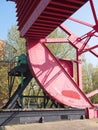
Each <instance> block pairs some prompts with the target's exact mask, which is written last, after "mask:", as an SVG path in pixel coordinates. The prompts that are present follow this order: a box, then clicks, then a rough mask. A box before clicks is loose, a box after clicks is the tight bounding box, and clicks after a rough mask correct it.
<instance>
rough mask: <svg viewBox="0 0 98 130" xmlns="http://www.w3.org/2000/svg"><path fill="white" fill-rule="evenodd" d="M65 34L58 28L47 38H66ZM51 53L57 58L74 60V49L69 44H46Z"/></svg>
mask: <svg viewBox="0 0 98 130" xmlns="http://www.w3.org/2000/svg"><path fill="white" fill-rule="evenodd" d="M66 37H67V34H66V33H65V32H64V31H62V30H61V29H60V28H57V29H55V30H54V31H53V32H52V33H51V34H50V35H49V36H48V38H66ZM47 46H48V48H49V49H50V50H51V52H52V53H53V54H54V55H55V56H56V57H58V58H66V59H75V58H76V57H75V49H74V48H73V47H72V46H71V45H70V44H69V43H55V44H54V43H50V44H47Z"/></svg>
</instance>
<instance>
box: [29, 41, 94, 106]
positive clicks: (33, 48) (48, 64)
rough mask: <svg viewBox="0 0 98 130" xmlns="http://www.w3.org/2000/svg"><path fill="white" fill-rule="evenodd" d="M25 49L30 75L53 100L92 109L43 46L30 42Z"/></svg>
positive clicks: (86, 99) (89, 103)
mask: <svg viewBox="0 0 98 130" xmlns="http://www.w3.org/2000/svg"><path fill="white" fill-rule="evenodd" d="M27 49H28V56H29V61H30V67H31V71H32V73H34V74H35V77H36V78H37V80H38V82H39V84H40V86H41V87H42V88H43V89H44V90H45V91H46V92H47V93H48V94H49V95H50V96H51V97H52V98H53V99H55V100H57V101H58V102H60V103H63V104H65V105H68V106H71V107H75V108H87V107H93V105H92V104H91V102H90V101H89V100H88V98H87V97H86V96H85V94H84V93H83V92H82V91H81V90H80V89H79V87H78V86H77V84H76V83H75V82H74V81H73V80H72V79H71V77H70V75H69V74H68V73H67V72H66V70H65V69H64V68H63V67H62V66H61V64H60V63H59V62H58V60H57V59H56V58H55V57H54V56H53V55H52V54H51V53H50V51H49V50H48V49H47V48H46V46H45V45H44V44H41V43H40V42H39V43H36V44H34V43H33V42H30V43H28V47H27Z"/></svg>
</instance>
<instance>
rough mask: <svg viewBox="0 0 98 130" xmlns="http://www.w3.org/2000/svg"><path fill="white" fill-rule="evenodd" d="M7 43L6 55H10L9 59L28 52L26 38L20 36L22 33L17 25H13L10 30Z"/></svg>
mask: <svg viewBox="0 0 98 130" xmlns="http://www.w3.org/2000/svg"><path fill="white" fill-rule="evenodd" d="M7 43H8V44H7V49H6V57H8V59H12V58H13V57H14V56H16V55H20V54H22V53H26V45H25V44H26V40H25V39H24V38H20V33H19V31H18V29H17V26H16V25H14V26H12V28H11V29H10V30H9V32H8V40H7ZM9 50H10V51H9Z"/></svg>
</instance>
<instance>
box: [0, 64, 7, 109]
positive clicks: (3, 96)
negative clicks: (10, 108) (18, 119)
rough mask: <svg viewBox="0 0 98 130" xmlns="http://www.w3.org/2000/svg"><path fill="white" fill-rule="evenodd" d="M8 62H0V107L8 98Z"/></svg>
mask: <svg viewBox="0 0 98 130" xmlns="http://www.w3.org/2000/svg"><path fill="white" fill-rule="evenodd" d="M7 72H8V63H4V62H0V107H2V105H4V103H6V101H7V100H8V76H7Z"/></svg>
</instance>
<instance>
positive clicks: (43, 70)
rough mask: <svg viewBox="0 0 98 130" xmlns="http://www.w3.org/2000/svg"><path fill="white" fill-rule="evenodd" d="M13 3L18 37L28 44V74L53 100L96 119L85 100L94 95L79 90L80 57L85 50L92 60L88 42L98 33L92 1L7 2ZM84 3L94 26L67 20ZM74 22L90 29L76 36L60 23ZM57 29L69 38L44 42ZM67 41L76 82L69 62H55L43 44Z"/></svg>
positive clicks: (92, 105)
mask: <svg viewBox="0 0 98 130" xmlns="http://www.w3.org/2000/svg"><path fill="white" fill-rule="evenodd" d="M11 1H14V2H16V7H17V16H18V26H19V30H20V33H21V36H22V37H25V38H26V40H27V41H28V44H27V50H28V56H29V62H30V67H31V71H32V73H33V74H34V75H35V77H36V79H37V81H38V83H39V84H40V86H41V87H42V88H43V89H44V90H45V91H46V92H47V93H48V94H49V95H50V96H51V97H52V98H54V99H56V100H57V101H58V102H60V103H63V104H65V105H68V106H71V107H77V108H87V109H86V110H87V111H86V115H87V118H95V117H98V110H96V108H95V107H96V106H97V105H95V104H92V103H91V102H90V100H89V99H88V97H90V96H92V95H94V94H96V93H97V91H94V92H91V93H89V94H87V95H85V94H84V93H83V92H82V91H81V90H82V70H81V65H82V64H81V54H83V53H85V52H87V51H89V52H90V53H92V54H93V55H95V56H96V57H98V53H97V52H96V51H95V50H94V49H95V48H98V45H95V46H89V45H88V43H89V41H90V39H91V38H92V37H93V36H95V37H98V36H97V35H96V32H98V19H97V15H96V11H95V8H94V4H93V0H33V1H32V0H30V1H29V2H28V0H21V1H20V0H11ZM87 1H89V4H90V6H91V10H92V14H93V16H94V21H95V25H92V24H90V23H88V22H84V21H81V20H77V19H75V18H72V17H70V16H71V15H72V14H73V13H74V12H75V11H76V10H78V9H79V8H80V7H81V6H82V5H84V4H85V3H86V2H87ZM68 18H69V19H70V20H72V21H74V22H78V23H80V24H83V25H85V26H88V27H90V28H92V29H91V31H89V32H88V33H86V34H84V35H83V36H81V37H78V36H77V35H76V34H74V33H73V32H72V31H70V30H69V29H68V28H67V27H65V26H64V25H63V24H61V23H62V22H64V21H65V20H66V19H68ZM58 26H59V27H60V28H61V29H62V30H63V31H64V32H65V33H67V34H68V35H69V37H68V38H63V39H59V38H56V39H46V36H48V35H49V34H50V33H51V32H52V31H53V30H54V29H55V28H56V27H58ZM46 42H47V43H57V42H59V43H63V42H69V43H70V44H71V45H72V46H73V47H74V48H75V49H76V55H77V58H76V64H77V83H76V82H75V81H74V80H73V77H74V75H73V61H67V60H64V59H57V58H56V57H54V55H53V54H52V53H51V52H50V50H49V49H48V48H47V47H46V46H45V44H44V43H46Z"/></svg>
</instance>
